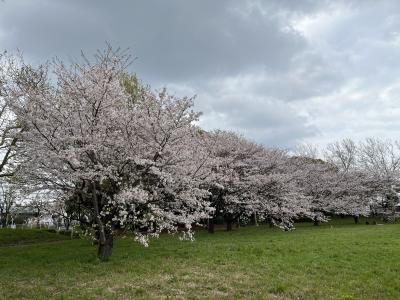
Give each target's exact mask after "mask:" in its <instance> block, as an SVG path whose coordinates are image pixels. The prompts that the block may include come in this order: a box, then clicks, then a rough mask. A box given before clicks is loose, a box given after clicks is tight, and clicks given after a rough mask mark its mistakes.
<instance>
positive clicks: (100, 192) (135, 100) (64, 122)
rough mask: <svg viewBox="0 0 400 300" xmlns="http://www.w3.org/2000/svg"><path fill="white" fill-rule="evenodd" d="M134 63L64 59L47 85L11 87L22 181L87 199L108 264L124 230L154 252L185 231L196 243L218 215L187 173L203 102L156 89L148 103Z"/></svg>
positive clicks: (115, 55) (119, 54) (121, 55)
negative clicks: (131, 69)
mask: <svg viewBox="0 0 400 300" xmlns="http://www.w3.org/2000/svg"><path fill="white" fill-rule="evenodd" d="M129 63H130V56H129V55H128V54H127V52H125V51H121V50H120V49H117V50H113V49H112V48H111V47H108V48H107V49H106V50H105V51H103V52H98V53H97V55H96V56H95V59H94V62H90V61H89V59H85V60H84V63H74V64H73V65H72V66H66V65H65V64H64V63H63V62H62V61H58V60H56V61H55V62H54V63H52V64H50V65H49V68H50V69H51V70H52V71H53V72H54V75H55V78H56V79H55V80H54V79H53V78H51V79H50V78H48V77H47V78H45V81H44V82H43V84H42V86H43V88H41V89H31V88H30V87H29V85H27V84H25V83H24V82H22V83H19V84H18V88H12V89H10V90H9V91H8V95H9V96H8V97H9V102H12V103H13V109H14V111H15V113H16V115H17V117H18V121H19V122H21V124H22V125H23V127H24V128H26V129H25V131H24V132H23V134H22V141H23V146H24V153H23V155H22V156H21V157H22V158H21V159H23V161H24V164H23V172H21V173H20V176H22V177H23V178H24V179H25V182H26V183H27V184H28V185H29V186H31V187H32V188H33V189H35V190H41V191H48V193H53V195H58V194H59V193H60V192H61V193H63V194H64V195H70V197H71V198H70V199H76V201H77V202H79V205H80V206H81V208H82V209H83V210H84V214H85V217H86V219H87V220H88V221H87V222H88V224H90V225H91V226H92V228H93V232H94V234H93V235H94V237H95V239H96V240H97V242H98V245H99V247H98V256H99V258H100V259H102V260H106V259H108V257H109V256H110V255H111V253H112V247H113V232H114V231H115V230H117V229H121V230H132V231H133V232H134V235H135V239H136V240H137V241H139V242H141V243H142V244H144V245H145V246H147V245H148V242H149V238H150V237H157V236H158V235H159V234H160V232H162V231H167V232H170V233H174V232H177V231H178V229H182V232H183V236H182V237H183V238H189V239H191V238H192V235H193V232H192V225H193V224H195V223H196V222H198V221H199V220H201V219H204V218H207V217H208V214H209V213H210V212H211V211H212V208H210V207H209V203H208V201H207V200H206V199H207V198H208V192H207V191H206V190H204V189H201V188H200V187H199V185H198V181H196V180H194V179H193V176H190V175H191V174H188V172H187V170H186V169H185V168H184V167H185V164H186V163H185V162H186V161H187V160H188V159H190V154H191V153H192V152H191V151H192V140H193V137H194V136H195V135H196V134H199V130H198V128H197V127H196V126H195V125H194V124H193V122H194V121H196V120H197V119H198V116H199V114H198V113H196V112H194V111H193V110H192V106H193V99H192V98H186V97H184V98H176V97H174V96H171V95H169V94H168V93H167V92H166V90H162V91H161V92H158V93H155V92H151V91H150V90H148V89H142V90H141V91H140V93H139V95H140V97H138V96H137V95H136V94H134V93H132V90H131V91H129V89H127V88H126V87H127V86H129V84H127V80H128V81H129V78H128V79H127V77H126V67H127V66H128V64H129ZM135 84H136V83H135ZM132 86H134V84H131V85H130V87H132ZM21 91H22V92H21Z"/></svg>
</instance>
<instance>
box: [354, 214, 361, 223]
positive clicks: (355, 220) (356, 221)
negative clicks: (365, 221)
mask: <svg viewBox="0 0 400 300" xmlns="http://www.w3.org/2000/svg"><path fill="white" fill-rule="evenodd" d="M353 218H354V223H355V224H358V222H359V221H360V217H359V216H354V217H353Z"/></svg>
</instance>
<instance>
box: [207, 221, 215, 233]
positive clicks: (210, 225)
mask: <svg viewBox="0 0 400 300" xmlns="http://www.w3.org/2000/svg"><path fill="white" fill-rule="evenodd" d="M207 229H208V233H214V218H209V219H208V224H207Z"/></svg>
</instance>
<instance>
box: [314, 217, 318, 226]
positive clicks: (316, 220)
mask: <svg viewBox="0 0 400 300" xmlns="http://www.w3.org/2000/svg"><path fill="white" fill-rule="evenodd" d="M314 226H319V220H318V219H317V218H314Z"/></svg>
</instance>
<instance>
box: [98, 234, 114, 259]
mask: <svg viewBox="0 0 400 300" xmlns="http://www.w3.org/2000/svg"><path fill="white" fill-rule="evenodd" d="M105 236H106V238H105V240H104V241H102V240H101V239H100V240H99V241H98V248H97V256H98V258H99V259H100V260H101V261H107V260H108V259H109V258H110V256H111V254H112V249H113V244H114V239H113V235H112V233H107V234H106V235H105Z"/></svg>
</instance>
